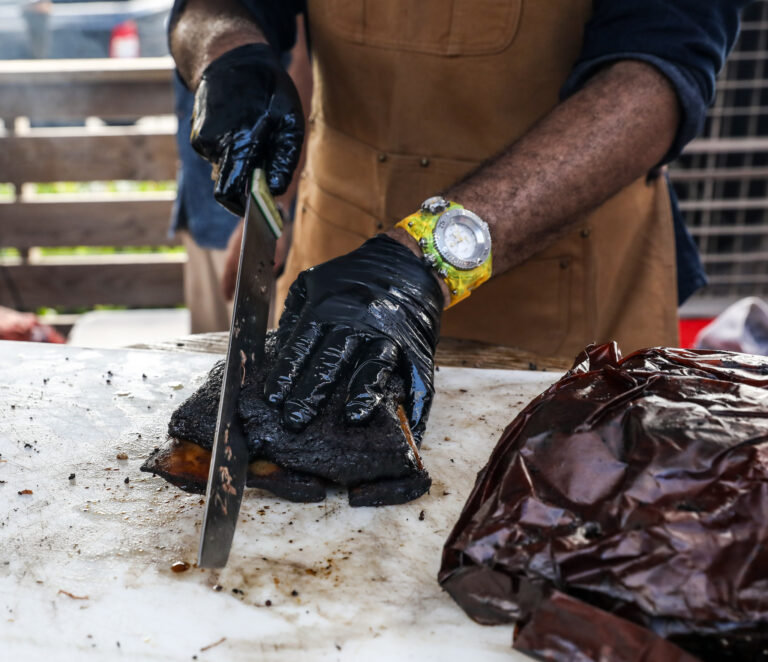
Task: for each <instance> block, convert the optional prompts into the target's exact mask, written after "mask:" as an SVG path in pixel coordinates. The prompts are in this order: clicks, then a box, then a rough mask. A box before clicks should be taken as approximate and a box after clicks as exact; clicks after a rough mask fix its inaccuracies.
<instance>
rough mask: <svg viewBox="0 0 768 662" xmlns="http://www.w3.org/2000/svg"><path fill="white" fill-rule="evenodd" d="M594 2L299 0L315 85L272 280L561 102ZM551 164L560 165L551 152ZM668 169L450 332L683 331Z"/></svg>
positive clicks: (587, 337) (638, 336) (644, 339)
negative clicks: (279, 267)
mask: <svg viewBox="0 0 768 662" xmlns="http://www.w3.org/2000/svg"><path fill="white" fill-rule="evenodd" d="M591 5H592V2H591V0H546V1H545V2H543V1H541V0H453V1H452V2H447V1H445V0H309V2H308V7H309V25H310V32H311V37H312V47H313V58H314V64H313V67H314V76H315V88H314V97H313V104H312V114H311V117H310V123H309V127H308V128H309V131H308V145H309V150H308V161H307V167H306V170H305V172H304V175H303V179H302V182H301V187H300V194H299V204H298V209H297V218H296V227H295V232H294V243H293V247H292V249H291V253H290V255H289V258H288V262H287V265H286V272H285V275H284V276H283V277H282V279H281V280H280V282H279V283H278V299H277V300H278V302H279V305H282V301H283V300H284V297H285V294H286V292H287V289H288V287H289V286H290V284H291V283H292V282H293V280H294V279H295V278H296V276H297V275H298V273H299V272H300V271H301V270H303V269H306V268H308V267H310V266H312V265H315V264H318V263H320V262H324V261H326V260H328V259H330V258H333V257H336V256H338V255H341V254H344V253H347V252H349V251H351V250H353V249H355V248H357V247H358V246H359V245H360V244H361V243H362V241H363V240H365V239H367V238H368V237H371V236H373V235H374V234H376V233H377V232H380V231H382V230H384V229H386V228H389V227H391V226H392V225H393V224H394V223H396V222H397V221H398V220H400V219H401V218H403V217H404V216H406V215H407V214H410V213H411V212H413V211H414V210H415V209H417V208H418V205H419V204H420V203H421V201H422V200H423V199H425V198H426V197H428V196H430V195H433V194H434V193H435V192H438V191H440V190H442V189H444V188H446V187H448V186H450V185H451V184H453V183H454V182H456V181H457V180H458V179H460V178H462V177H463V176H464V175H466V174H467V173H468V172H470V171H471V170H473V169H474V168H476V167H477V166H478V165H479V164H480V163H482V162H483V161H484V160H485V159H487V158H488V157H490V156H492V155H494V154H496V153H498V152H499V151H501V150H502V149H503V148H504V147H505V146H507V145H508V144H510V143H511V142H512V141H514V140H515V139H516V138H518V137H519V136H520V135H521V134H523V133H524V132H525V131H526V130H527V129H528V128H530V127H531V125H532V124H533V123H534V122H535V121H536V120H537V119H539V118H540V117H542V116H543V115H544V114H545V113H547V112H548V111H549V110H550V109H551V108H552V107H553V106H555V105H556V104H557V102H558V90H559V88H560V86H561V85H562V83H563V82H564V81H565V79H566V77H567V76H568V73H569V72H570V70H571V68H572V66H573V63H574V61H575V60H576V58H577V56H578V54H579V50H580V45H581V34H582V29H583V26H584V23H585V22H586V21H587V19H588V18H589V16H590V13H591ZM553 167H555V166H553ZM676 305H677V301H676V288H675V258H674V236H673V228H672V218H671V211H670V205H669V197H668V194H667V191H666V185H665V182H664V181H663V179H662V178H657V179H656V180H655V181H653V182H650V183H646V181H645V179H643V180H638V181H637V182H635V183H634V184H632V185H631V186H629V187H628V188H626V189H625V190H623V191H622V192H620V193H619V194H618V195H617V196H615V197H614V198H613V199H611V200H610V201H608V202H607V203H606V204H605V205H603V206H602V207H600V208H599V209H597V210H596V211H595V212H593V213H591V214H589V215H588V216H587V217H586V218H585V219H584V221H583V222H582V223H580V225H579V227H578V229H577V231H575V232H574V233H573V234H572V235H570V236H568V237H566V238H564V239H562V240H561V241H559V242H557V243H556V244H554V245H553V246H551V247H549V248H548V249H546V250H544V251H542V252H541V253H539V254H537V255H535V256H533V257H532V258H530V259H529V260H528V261H527V262H525V263H524V264H522V265H520V266H518V267H516V268H514V269H513V270H511V271H509V272H508V273H505V274H502V275H500V276H499V277H497V278H495V279H493V280H492V281H490V282H489V283H486V284H485V285H483V286H482V287H481V288H479V289H478V290H477V291H476V292H475V293H473V295H472V296H471V297H469V299H467V300H466V301H465V302H463V303H461V304H459V305H457V306H456V307H455V308H452V309H451V310H449V311H448V312H447V313H446V314H445V315H444V317H443V326H442V333H443V334H444V335H446V336H452V337H460V338H472V339H476V340H483V341H486V342H492V343H498V344H504V345H512V346H517V347H521V348H524V349H527V350H530V351H534V352H537V353H541V354H560V355H572V354H575V353H576V352H577V351H579V350H580V349H581V348H582V347H583V346H584V345H585V344H587V343H589V342H603V341H607V340H618V341H619V343H620V344H621V347H622V348H623V349H624V350H625V351H627V350H631V349H636V348H638V347H644V346H649V345H660V344H665V345H674V344H676V343H677V317H676Z"/></svg>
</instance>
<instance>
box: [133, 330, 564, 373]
mask: <svg viewBox="0 0 768 662" xmlns="http://www.w3.org/2000/svg"><path fill="white" fill-rule="evenodd" d="M228 335H229V334H228V333H227V332H218V333H198V334H193V335H191V336H184V337H182V338H178V339H176V340H169V341H164V342H157V343H150V344H139V345H133V347H134V348H135V349H156V350H164V351H174V352H207V353H209V354H222V355H223V354H226V352H227V338H228ZM435 361H436V363H437V365H439V366H446V367H455V368H484V369H502V370H542V371H548V370H553V371H557V372H560V371H564V370H568V369H569V368H570V367H571V366H572V365H573V359H572V358H566V357H558V356H539V355H537V354H532V353H531V352H526V351H525V350H522V349H517V348H515V347H504V346H502V345H490V344H488V343H482V342H477V341H475V340H460V339H457V338H440V343H439V344H438V346H437V353H436V355H435Z"/></svg>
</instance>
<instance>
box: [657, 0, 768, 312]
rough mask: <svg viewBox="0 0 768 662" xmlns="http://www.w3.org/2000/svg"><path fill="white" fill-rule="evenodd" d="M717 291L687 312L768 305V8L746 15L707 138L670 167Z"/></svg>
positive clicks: (707, 291) (708, 290) (697, 299)
mask: <svg viewBox="0 0 768 662" xmlns="http://www.w3.org/2000/svg"><path fill="white" fill-rule="evenodd" d="M670 174H671V176H672V181H673V183H674V185H675V189H676V191H677V193H678V196H679V197H680V203H681V208H682V210H683V213H684V215H685V220H686V224H687V225H688V228H689V229H690V231H691V234H693V236H694V239H695V240H696V243H697V244H698V246H699V251H700V252H701V256H702V260H703V262H704V266H705V268H706V270H707V275H708V277H709V283H710V284H709V285H708V286H707V287H705V288H703V289H702V290H700V291H699V292H698V293H697V294H696V295H694V297H693V298H692V299H691V301H690V303H688V304H686V305H685V306H684V309H683V310H682V311H681V315H683V316H685V313H686V311H687V312H688V313H689V314H691V315H701V314H706V315H715V314H717V313H719V312H720V311H721V310H722V308H724V307H725V306H726V305H728V303H730V302H732V301H734V300H736V299H739V298H741V297H744V296H750V295H756V296H763V297H765V298H768V1H767V0H762V1H759V2H755V3H754V4H752V5H750V6H749V7H747V9H745V11H744V14H743V23H742V31H741V35H740V37H739V40H738V42H737V44H736V47H735V49H734V51H733V53H731V56H730V57H729V59H728V62H727V63H726V66H725V68H724V69H723V71H722V73H721V75H720V78H719V80H718V92H717V98H716V100H715V103H714V105H713V107H712V108H711V110H710V112H709V115H708V117H707V121H706V124H705V127H704V131H703V133H702V136H701V137H700V138H698V139H697V140H695V141H693V142H692V143H691V144H690V145H689V146H688V148H687V149H686V151H685V153H684V154H683V156H681V157H680V159H678V161H676V162H675V163H674V164H672V166H671V167H670Z"/></svg>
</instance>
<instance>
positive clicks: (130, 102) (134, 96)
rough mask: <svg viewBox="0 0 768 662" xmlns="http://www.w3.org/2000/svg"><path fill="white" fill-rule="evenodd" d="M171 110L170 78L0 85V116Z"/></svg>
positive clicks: (133, 114)
mask: <svg viewBox="0 0 768 662" xmlns="http://www.w3.org/2000/svg"><path fill="white" fill-rule="evenodd" d="M172 113H173V88H172V87H171V84H170V80H165V81H157V82H144V81H129V82H106V83H95V84H94V83H72V84H70V85H61V84H56V83H44V84H39V85H37V84H35V85H33V84H13V85H10V84H0V117H19V116H24V117H28V118H29V119H30V120H32V121H38V122H39V121H51V120H73V119H84V118H86V117H91V116H96V117H101V118H103V119H122V118H129V119H130V118H137V117H142V116H145V115H166V114H172Z"/></svg>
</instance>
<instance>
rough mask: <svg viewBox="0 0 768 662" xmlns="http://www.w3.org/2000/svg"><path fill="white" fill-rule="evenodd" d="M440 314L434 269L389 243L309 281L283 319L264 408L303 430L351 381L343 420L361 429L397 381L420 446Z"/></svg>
mask: <svg viewBox="0 0 768 662" xmlns="http://www.w3.org/2000/svg"><path fill="white" fill-rule="evenodd" d="M442 309H443V294H442V292H441V290H440V286H439V285H438V283H437V280H436V279H435V276H434V275H433V273H432V270H431V268H430V267H428V266H427V265H426V264H425V263H424V262H423V261H422V260H420V259H419V258H418V257H416V256H415V255H414V254H413V253H412V252H411V251H410V250H408V249H407V248H406V247H405V246H403V245H402V244H400V243H399V242H397V241H395V240H394V239H391V238H390V237H387V236H385V235H379V236H377V237H374V238H373V239H370V240H368V241H367V242H365V244H363V245H362V246H361V247H360V248H358V249H357V250H355V251H353V252H351V253H348V254H347V255H343V256H342V257H338V258H336V259H334V260H330V261H329V262H325V263H324V264H321V265H319V266H317V267H313V268H311V269H308V270H306V271H304V272H302V273H301V274H299V277H298V278H297V279H296V281H295V282H294V283H293V285H292V286H291V289H290V291H289V293H288V298H287V300H286V304H285V310H284V311H283V314H282V316H281V317H280V324H279V328H278V336H277V337H278V340H277V342H278V348H279V349H278V359H277V361H276V363H275V366H274V368H273V370H272V372H271V374H270V375H269V376H268V377H267V381H266V383H265V385H264V395H265V397H266V399H267V401H268V402H270V403H271V404H273V405H275V406H280V405H282V407H283V424H284V425H285V426H286V427H288V428H289V429H293V430H301V429H302V428H303V427H305V426H306V425H307V424H308V423H309V422H310V421H311V420H312V418H313V417H314V416H315V415H316V414H317V413H318V411H319V409H320V408H321V406H322V405H323V402H324V400H325V399H326V398H327V397H328V395H329V394H330V393H331V392H332V391H333V389H334V386H335V385H336V383H337V381H338V380H340V379H343V378H347V377H348V378H349V381H348V396H347V404H346V409H345V419H346V421H347V423H349V424H352V425H355V424H363V423H365V422H366V421H367V420H368V419H370V417H371V416H372V415H373V413H374V412H375V410H376V407H377V406H378V405H379V403H380V402H381V400H382V397H383V390H384V387H385V385H386V383H387V380H388V379H389V377H390V375H391V374H392V373H393V372H395V371H398V372H399V373H400V374H401V375H402V377H403V379H404V381H405V384H406V386H407V388H408V391H409V393H408V400H407V402H406V403H405V406H406V410H407V412H408V415H409V422H410V426H411V430H412V431H413V433H414V436H415V437H416V439H417V440H419V441H420V440H421V435H422V434H423V432H424V427H425V426H426V422H427V417H428V416H429V409H430V406H431V404H432V397H433V395H434V384H433V382H434V353H435V346H436V345H437V338H438V335H439V333H440V314H441V312H442ZM350 375H351V376H350Z"/></svg>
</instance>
